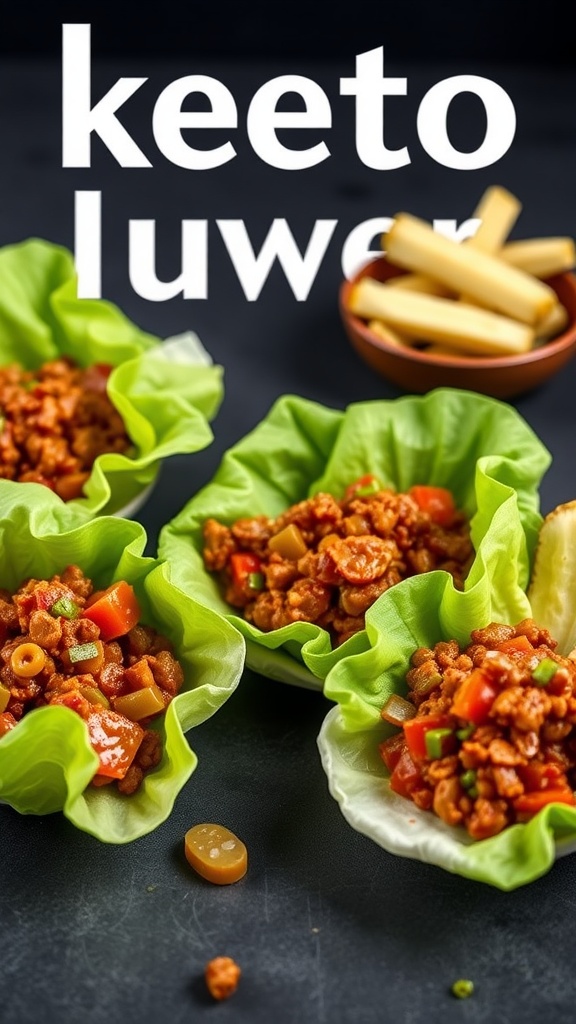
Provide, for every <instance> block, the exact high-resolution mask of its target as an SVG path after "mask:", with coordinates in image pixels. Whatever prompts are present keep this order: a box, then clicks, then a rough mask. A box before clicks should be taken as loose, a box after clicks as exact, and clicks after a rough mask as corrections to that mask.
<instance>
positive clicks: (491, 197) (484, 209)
mask: <svg viewBox="0 0 576 1024" xmlns="http://www.w3.org/2000/svg"><path fill="white" fill-rule="evenodd" d="M521 210H522V204H521V202H520V201H519V200H518V199H516V196H513V195H512V193H511V192H508V191H507V189H505V188H501V187H500V186H499V185H493V186H492V187H491V188H489V189H486V192H485V193H484V195H483V196H482V198H481V200H480V202H479V203H478V206H477V207H476V209H475V211H474V217H475V218H476V219H477V220H479V221H480V224H479V225H478V228H477V229H476V232H475V234H473V235H471V237H470V238H467V239H466V241H465V242H463V243H462V244H463V245H467V246H470V247H471V248H473V249H481V250H482V252H491V253H496V252H499V250H500V249H501V248H502V246H503V245H504V242H505V241H506V239H507V238H508V235H509V234H510V232H511V230H512V228H513V227H514V224H515V223H516V220H517V219H518V217H519V215H520V212H521Z"/></svg>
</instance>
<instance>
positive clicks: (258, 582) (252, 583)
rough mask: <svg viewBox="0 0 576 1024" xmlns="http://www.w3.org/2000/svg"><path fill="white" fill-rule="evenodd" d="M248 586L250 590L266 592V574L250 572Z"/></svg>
mask: <svg viewBox="0 0 576 1024" xmlns="http://www.w3.org/2000/svg"><path fill="white" fill-rule="evenodd" d="M248 586H249V587H250V590H264V573H262V572H249V573H248Z"/></svg>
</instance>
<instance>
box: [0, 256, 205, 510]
mask: <svg viewBox="0 0 576 1024" xmlns="http://www.w3.org/2000/svg"><path fill="white" fill-rule="evenodd" d="M221 399H222V370H221V368H220V367H218V366H215V365H213V364H212V361H211V359H210V356H209V355H208V353H207V352H206V350H205V349H204V348H203V346H202V345H201V343H200V342H199V339H198V338H197V337H196V335H194V334H192V333H186V334H183V335H180V336H178V337H176V338H172V339H168V340H167V341H164V342H161V341H160V339H158V338H156V337H153V336H152V335H150V334H147V333H146V332H144V331H142V330H140V329H139V328H138V327H137V326H136V325H135V324H133V323H132V322H131V321H130V320H129V319H128V318H127V317H126V316H125V315H124V314H123V313H122V312H121V310H120V309H118V308H117V307H116V306H115V305H113V304H112V303H110V302H108V301H105V300H101V299H79V298H78V297H77V278H76V273H75V269H74V261H73V257H72V254H71V253H70V252H69V251H68V250H67V249H65V248H62V247H60V246H57V245H53V244H51V243H49V242H46V241H44V240H41V239H29V240H27V241H25V242H21V243H18V244H16V245H9V246H4V247H3V248H1V249H0V406H1V408H2V419H1V421H0V427H1V430H0V486H2V487H4V486H8V487H9V488H10V487H11V486H12V485H14V486H22V485H25V486H26V487H27V486H28V484H29V483H34V484H37V483H40V484H41V485H47V486H48V487H49V488H51V489H52V490H54V491H55V492H56V493H57V494H58V495H59V496H60V498H61V500H63V501H65V502H66V503H68V504H73V505H75V506H78V507H80V508H81V509H82V510H83V511H84V512H85V513H86V514H87V515H88V516H92V515H96V514H101V513H105V514H117V513H121V514H126V513H128V514H134V513H135V512H136V511H137V509H138V507H139V506H140V505H141V504H142V503H143V502H144V501H145V499H146V497H147V496H148V494H149V492H150V490H151V488H152V487H153V485H154V483H155V481H156V479H157V476H158V472H159V469H160V466H161V463H162V461H163V460H164V459H165V458H168V457H170V456H171V455H176V454H187V453H190V452H195V451H199V450H200V449H202V448H205V447H206V446H207V445H208V444H210V443H211V441H212V436H213V435H212V431H211V428H210V426H209V421H210V420H211V419H212V418H213V416H214V415H215V413H216V411H217V409H218V406H219V404H220V402H221Z"/></svg>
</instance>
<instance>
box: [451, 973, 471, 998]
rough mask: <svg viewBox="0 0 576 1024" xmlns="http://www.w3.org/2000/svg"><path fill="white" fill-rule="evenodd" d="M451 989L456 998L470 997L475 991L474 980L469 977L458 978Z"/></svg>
mask: <svg viewBox="0 0 576 1024" xmlns="http://www.w3.org/2000/svg"><path fill="white" fill-rule="evenodd" d="M450 991H451V993H452V995H453V996H456V999H468V997H469V996H471V995H472V993H473V992H474V982H473V981H470V980H469V979H468V978H458V980H457V981H454V982H453V983H452V985H451V987H450Z"/></svg>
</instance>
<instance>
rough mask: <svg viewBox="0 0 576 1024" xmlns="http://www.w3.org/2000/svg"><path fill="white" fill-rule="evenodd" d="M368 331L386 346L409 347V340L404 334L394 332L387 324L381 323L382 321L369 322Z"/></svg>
mask: <svg viewBox="0 0 576 1024" xmlns="http://www.w3.org/2000/svg"><path fill="white" fill-rule="evenodd" d="M368 329H369V330H370V331H372V334H376V335H377V336H378V337H379V338H381V339H382V341H385V342H386V343H387V344H388V345H393V346H394V348H406V346H407V345H408V346H409V345H410V343H411V339H410V338H408V337H407V336H406V335H404V334H400V332H399V331H395V330H394V329H393V328H392V327H389V326H388V324H385V323H383V322H382V320H369V321H368Z"/></svg>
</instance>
